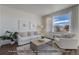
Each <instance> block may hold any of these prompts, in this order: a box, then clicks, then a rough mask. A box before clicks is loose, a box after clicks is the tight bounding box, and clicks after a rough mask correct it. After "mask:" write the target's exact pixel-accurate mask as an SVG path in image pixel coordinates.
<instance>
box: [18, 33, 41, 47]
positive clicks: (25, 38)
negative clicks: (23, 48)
mask: <svg viewBox="0 0 79 59" xmlns="http://www.w3.org/2000/svg"><path fill="white" fill-rule="evenodd" d="M39 38H41V35H39V34H37V32H19V33H18V45H23V44H27V43H30V41H31V40H37V39H39Z"/></svg>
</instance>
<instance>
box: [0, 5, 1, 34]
mask: <svg viewBox="0 0 79 59" xmlns="http://www.w3.org/2000/svg"><path fill="white" fill-rule="evenodd" d="M0 34H1V6H0Z"/></svg>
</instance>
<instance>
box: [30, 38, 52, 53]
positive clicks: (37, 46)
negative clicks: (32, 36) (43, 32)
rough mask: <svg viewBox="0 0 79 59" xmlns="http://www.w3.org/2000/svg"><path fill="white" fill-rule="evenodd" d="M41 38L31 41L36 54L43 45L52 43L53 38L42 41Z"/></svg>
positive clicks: (31, 46)
mask: <svg viewBox="0 0 79 59" xmlns="http://www.w3.org/2000/svg"><path fill="white" fill-rule="evenodd" d="M41 40H42V39H41ZM41 40H33V41H31V43H30V48H31V49H32V51H33V52H34V53H35V54H36V55H38V52H39V49H40V48H41V47H44V46H45V45H46V44H49V43H51V40H49V39H43V40H42V41H41Z"/></svg>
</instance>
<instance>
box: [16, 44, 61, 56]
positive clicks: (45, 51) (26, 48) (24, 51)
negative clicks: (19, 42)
mask: <svg viewBox="0 0 79 59" xmlns="http://www.w3.org/2000/svg"><path fill="white" fill-rule="evenodd" d="M17 54H18V55H35V53H34V52H33V51H32V50H31V49H30V44H28V45H23V46H19V47H17ZM38 55H61V52H60V51H59V49H57V48H55V47H54V46H46V47H44V48H41V49H40V51H39V53H38Z"/></svg>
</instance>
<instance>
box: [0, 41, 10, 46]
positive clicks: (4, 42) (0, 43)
mask: <svg viewBox="0 0 79 59" xmlns="http://www.w3.org/2000/svg"><path fill="white" fill-rule="evenodd" d="M10 43H11V40H0V47H1V46H2V45H6V44H10Z"/></svg>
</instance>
